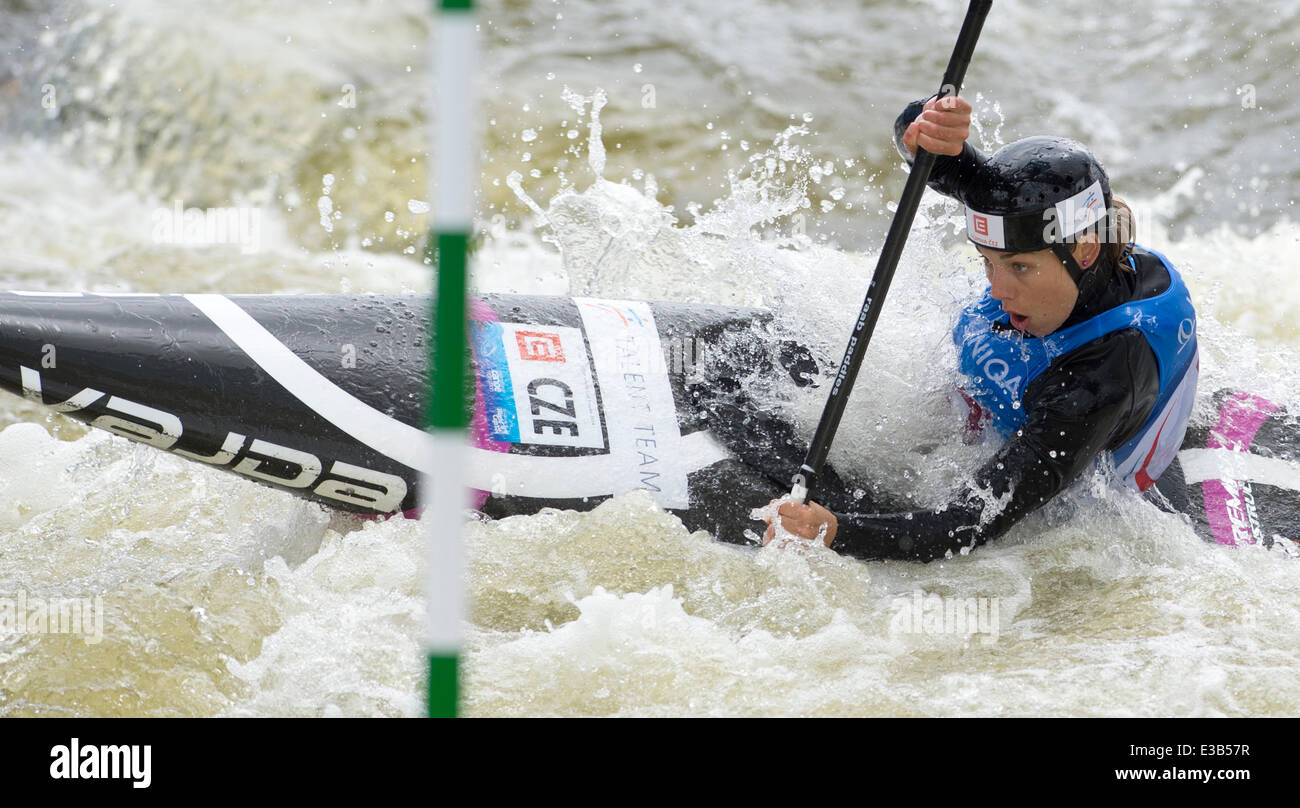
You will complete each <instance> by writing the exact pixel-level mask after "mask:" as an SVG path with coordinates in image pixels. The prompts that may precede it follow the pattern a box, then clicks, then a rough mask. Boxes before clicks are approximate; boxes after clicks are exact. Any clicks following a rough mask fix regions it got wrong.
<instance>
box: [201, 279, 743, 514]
mask: <svg viewBox="0 0 1300 808" xmlns="http://www.w3.org/2000/svg"><path fill="white" fill-rule="evenodd" d="M185 299H186V300H188V301H189V302H190V303H192V304H193V305H194V306H195V307H197V308H198V309H199V311H201V312H203V313H204V315H206V316H207V317H208V319H210V320H211V321H212V322H213V324H214V325H216V326H217V328H219V329H221V331H222V333H224V334H225V335H226V336H227V337H229V338H230V339H231V341H232V342H234V343H235V344H236V345H238V346H239V348H240V350H242V351H243V352H244V353H245V354H247V355H248V357H249V358H250V359H252V360H253V361H254V362H256V363H257V365H258V366H259V367H261V368H262V370H264V371H266V373H267V375H269V376H270V377H271V378H273V379H275V381H276V382H278V383H279V384H280V385H281V386H283V387H284V388H285V389H286V390H288V391H289V392H290V393H292V394H293V395H294V397H296V398H297V399H298V400H299V401H301V402H302V403H303V404H304V405H306V406H307V407H309V408H310V409H312V410H313V411H315V412H316V413H317V414H318V415H320V416H321V417H323V418H325V419H326V420H328V421H329V422H330V423H332V424H334V426H336V427H338V428H339V429H341V430H342V431H343V432H345V433H347V434H348V435H351V436H352V437H354V438H356V439H357V440H358V441H360V442H361V443H363V444H365V445H366V446H369V447H370V448H372V449H374V450H375V451H377V452H380V453H381V454H384V455H387V456H388V457H391V458H392V459H394V460H396V461H397V462H399V463H402V464H403V465H406V466H409V467H410V468H413V469H416V470H418V471H422V472H424V473H425V474H432V473H433V470H434V462H433V446H432V440H433V439H432V437H431V436H430V435H429V433H427V432H425V431H424V430H422V429H416V428H415V427H413V426H410V425H409V424H404V423H402V422H401V421H398V420H397V419H396V418H393V417H391V416H389V415H387V414H385V413H382V412H380V411H379V410H376V409H374V408H373V407H371V406H370V405H368V404H366V403H365V402H363V401H361V400H360V399H358V398H356V397H355V396H353V395H352V394H351V393H349V392H347V391H346V390H343V389H342V388H340V387H339V386H338V385H336V384H334V382H332V381H330V380H329V379H328V378H326V377H325V376H323V375H321V374H320V373H319V372H317V371H316V370H315V369H314V368H312V367H311V366H310V365H308V364H307V363H306V362H304V361H303V360H302V359H301V358H300V357H299V356H298V355H297V354H295V353H294V352H293V351H291V350H289V348H288V347H286V346H285V345H284V343H282V342H280V341H279V340H278V339H276V338H275V337H274V336H273V335H272V334H271V333H270V332H269V331H267V330H266V329H265V328H263V327H262V325H261V324H260V323H258V322H257V320H254V319H253V318H252V316H250V315H249V314H248V312H246V311H244V310H243V309H241V308H239V306H237V305H235V303H234V302H233V301H231V300H230V299H229V298H227V297H225V296H224V295H210V294H208V295H186V296H185ZM680 450H681V465H682V467H683V468H685V469H686V470H687V472H690V471H696V470H698V469H702V468H705V467H706V466H710V465H712V464H714V463H716V462H718V461H720V460H724V459H726V458H728V457H730V456H731V455H730V454H729V453H728V452H727V450H726V449H725V448H723V447H722V446H721V445H720V444H719V443H718V442H717V441H716V440H715V439H714V438H713V436H712V435H711V434H709V433H708V432H695V433H692V434H690V435H686V436H683V437H682V439H681V444H680ZM616 470H617V469H616V463H615V460H614V458H612V457H611V456H610V455H589V456H586V457H534V456H530V455H520V454H507V453H505V452H493V451H490V450H487V449H479V448H477V447H472V448H470V449H469V451H468V466H467V468H466V480H465V483H466V485H468V486H470V487H471V488H477V489H479V490H481V491H496V492H497V493H507V494H511V495H514V496H528V497H537V498H541V499H577V498H581V497H599V496H606V495H609V494H618V493H623V492H622V491H613V490H610V489H611V485H610V483H611V481H613V480H615V479H617V475H616V473H615V472H616Z"/></svg>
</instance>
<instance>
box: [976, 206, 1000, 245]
mask: <svg viewBox="0 0 1300 808" xmlns="http://www.w3.org/2000/svg"><path fill="white" fill-rule="evenodd" d="M966 235H967V236H969V237H970V240H971V241H973V242H975V243H976V244H983V245H984V246H985V247H992V248H993V249H995V250H1003V249H1006V246H1007V245H1006V239H1005V237H1004V235H1003V226H1002V217H1001V216H998V215H996V214H992V213H976V212H975V211H973V210H971V209H970V208H966Z"/></svg>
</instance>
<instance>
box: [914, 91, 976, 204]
mask: <svg viewBox="0 0 1300 808" xmlns="http://www.w3.org/2000/svg"><path fill="white" fill-rule="evenodd" d="M931 97H933V96H931ZM928 100H930V99H928V98H923V99H921V100H920V101H913V102H912V103H910V104H908V105H907V107H906V108H904V109H903V112H902V114H901V115H899V116H898V119H897V120H895V121H894V146H895V147H896V148H897V149H898V153H899V154H901V155H902V156H903V159H904V160H906V161H907V164H908V165H911V164H912V161H913V157H912V155H911V154H908V151H907V147H906V146H904V145H903V133H904V132H906V131H907V127H908V126H910V125H911V123H912V121H914V120H916V116H917V115H920V114H921V110H922V108H924V107H925V102H926V101H928ZM983 163H984V155H983V154H981V153H980V152H979V150H978V149H976V148H975V147H974V146H972V145H971V144H970V141H969V140H967V141H966V142H965V143H963V144H962V147H961V154H958V155H946V154H940V155H937V156H936V157H935V161H934V169H933V170H931V171H930V181H929V182H928V183H927V184H928V185H929V186H930V187H931V188H933V189H934V190H936V191H938V192H939V193H941V194H944V195H945V196H951V197H953V198H954V199H957V200H959V201H963V202H964V201H965V198H966V197H965V189H966V186H967V185H968V184H969V183H970V178H971V176H972V175H973V174H974V173H975V170H976V169H978V168H979V167H980V166H981V165H983Z"/></svg>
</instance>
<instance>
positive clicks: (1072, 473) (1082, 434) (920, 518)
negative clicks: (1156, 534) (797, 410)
mask: <svg viewBox="0 0 1300 808" xmlns="http://www.w3.org/2000/svg"><path fill="white" fill-rule="evenodd" d="M1159 389H1160V377H1159V368H1158V367H1157V365H1156V358H1155V354H1154V352H1153V351H1152V350H1151V347H1150V345H1149V344H1148V343H1147V341H1146V338H1145V337H1143V336H1142V334H1141V333H1140V332H1138V331H1136V330H1132V329H1129V330H1125V331H1118V332H1114V333H1112V334H1108V335H1106V336H1104V337H1101V338H1100V339H1097V340H1094V341H1093V342H1090V343H1088V344H1087V345H1084V346H1082V347H1080V348H1079V349H1078V350H1076V351H1073V352H1071V353H1069V354H1068V355H1066V356H1064V357H1061V358H1060V359H1058V360H1057V361H1056V362H1055V363H1053V364H1052V365H1051V366H1050V367H1049V368H1048V369H1047V370H1045V371H1044V372H1043V373H1042V374H1041V375H1040V376H1039V377H1038V378H1036V379H1034V381H1033V382H1032V383H1031V384H1030V386H1029V389H1028V390H1026V393H1025V397H1024V403H1025V407H1026V411H1027V413H1028V418H1027V419H1026V421H1025V424H1024V426H1023V427H1022V428H1021V429H1020V430H1019V432H1018V433H1017V434H1016V435H1015V436H1013V437H1012V438H1011V439H1009V440H1008V441H1007V443H1006V444H1005V445H1004V446H1003V447H1002V448H1001V449H1000V450H999V451H998V453H997V454H996V455H995V456H994V457H993V458H992V459H991V460H989V462H987V463H986V464H984V466H982V467H981V468H980V469H979V470H978V471H977V472H976V474H975V478H974V481H973V484H972V485H971V486H968V487H967V488H966V489H965V490H963V491H962V492H961V493H959V494H958V495H957V496H956V497H955V498H954V499H953V501H952V502H950V503H949V504H948V505H946V506H945V507H943V508H940V509H938V510H924V511H912V512H908V513H892V514H843V515H841V516H840V517H839V529H838V532H837V533H836V538H835V542H834V543H833V544H832V545H831V547H832V549H834V550H837V551H839V552H841V553H845V554H847V555H852V556H856V557H858V558H864V559H883V558H895V559H906V560H912V561H931V560H934V559H936V558H943V557H945V556H946V555H948V554H949V553H952V554H954V555H955V554H957V553H960V552H961V551H962V550H963V549H967V548H973V547H976V546H978V545H981V544H984V543H985V542H987V541H988V540H990V539H993V538H996V537H997V536H1000V535H1002V534H1003V533H1005V532H1006V531H1007V530H1008V529H1010V528H1011V526H1012V525H1014V524H1015V523H1016V522H1018V521H1019V520H1020V519H1022V518H1023V517H1025V516H1026V515H1028V514H1029V513H1032V512H1033V511H1034V510H1036V509H1037V508H1039V507H1040V506H1042V505H1043V504H1044V503H1046V502H1047V501H1048V500H1050V499H1051V498H1052V497H1054V496H1056V495H1057V494H1058V493H1060V492H1061V491H1062V490H1064V489H1065V488H1066V487H1067V486H1068V485H1070V483H1072V482H1074V480H1075V479H1077V478H1078V477H1079V475H1080V474H1082V473H1083V471H1084V470H1085V469H1086V468H1087V467H1088V466H1089V465H1090V464H1091V463H1092V462H1093V460H1094V459H1096V457H1097V456H1098V455H1099V454H1100V453H1101V452H1102V451H1105V450H1110V449H1116V448H1118V447H1119V446H1122V445H1123V444H1124V443H1125V442H1127V441H1128V440H1129V439H1130V438H1131V437H1132V436H1133V435H1135V434H1137V432H1138V431H1140V430H1141V428H1142V427H1143V426H1144V425H1145V423H1146V419H1147V418H1148V417H1150V413H1151V410H1152V408H1153V407H1154V406H1155V402H1156V399H1157V398H1158V396H1159ZM1004 502H1005V504H1003V503H1004Z"/></svg>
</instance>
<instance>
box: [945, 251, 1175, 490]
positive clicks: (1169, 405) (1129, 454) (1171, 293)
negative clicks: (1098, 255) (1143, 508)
mask: <svg viewBox="0 0 1300 808" xmlns="http://www.w3.org/2000/svg"><path fill="white" fill-rule="evenodd" d="M1146 252H1148V253H1150V254H1151V255H1154V256H1156V257H1157V258H1159V259H1160V261H1161V263H1163V264H1164V265H1165V269H1167V270H1168V271H1169V288H1168V289H1166V290H1165V291H1164V292H1162V293H1160V294H1158V295H1156V296H1155V297H1150V298H1146V299H1143V300H1134V301H1132V302H1129V303H1125V304H1123V305H1121V306H1116V307H1115V308H1113V309H1110V310H1108V311H1104V312H1102V313H1101V314H1098V315H1097V316H1096V317H1093V318H1091V319H1089V320H1084V321H1083V322H1081V323H1078V324H1076V325H1072V326H1070V327H1069V328H1065V329H1061V330H1059V331H1055V332H1053V333H1051V334H1049V335H1047V336H1046V337H1041V338H1039V337H1033V336H1028V335H1024V334H1022V333H1021V332H1019V331H1016V330H1015V329H1012V328H1006V329H998V330H995V329H994V328H993V323H995V322H1001V323H1009V322H1010V319H1011V316H1010V315H1009V314H1007V313H1006V312H1004V311H1003V310H1002V305H1001V304H1000V303H999V302H998V301H997V300H996V299H994V298H993V295H992V290H991V289H990V290H989V291H988V292H985V294H984V297H982V298H980V300H978V301H976V302H975V303H974V304H972V305H970V306H968V307H967V308H966V309H965V311H963V312H962V316H961V318H960V319H959V320H958V322H957V327H956V328H955V329H953V335H952V338H953V342H955V343H956V345H957V351H958V360H957V361H958V367H959V369H960V371H961V373H962V374H963V375H964V376H965V377H966V382H965V389H966V392H967V393H968V394H969V395H970V396H971V398H973V399H974V400H975V401H976V402H977V403H978V404H979V405H980V406H982V407H983V408H984V409H985V410H987V411H988V413H989V416H990V417H991V419H992V422H993V425H994V426H995V427H996V428H997V429H998V431H999V432H1001V433H1002V434H1003V435H1004V436H1010V435H1012V434H1013V433H1014V432H1015V431H1016V430H1017V429H1019V428H1020V427H1021V426H1022V425H1023V424H1024V422H1025V419H1026V417H1027V415H1026V413H1025V408H1024V406H1023V404H1022V397H1023V396H1024V392H1025V390H1027V389H1028V388H1029V385H1030V383H1031V382H1032V381H1033V380H1034V378H1035V377H1037V376H1038V374H1040V373H1042V372H1043V371H1044V370H1046V369H1047V367H1048V365H1050V364H1051V363H1052V362H1053V360H1055V359H1057V358H1058V357H1061V356H1064V355H1065V354H1068V353H1070V352H1071V351H1074V350H1076V349H1077V348H1080V347H1082V346H1084V345H1086V344H1088V343H1089V342H1092V341H1093V340H1095V339H1098V338H1100V337H1103V336H1105V335H1106V334H1110V333H1112V332H1114V331H1120V330H1123V329H1126V328H1136V329H1138V330H1139V331H1141V332H1142V334H1143V336H1145V337H1146V339H1147V343H1148V344H1150V346H1151V349H1152V350H1153V351H1155V355H1156V362H1157V364H1158V366H1159V370H1160V397H1159V398H1158V399H1157V401H1156V405H1155V407H1154V408H1153V409H1152V411H1151V416H1150V418H1148V419H1147V422H1146V423H1145V424H1144V425H1143V427H1142V430H1141V431H1140V432H1138V434H1137V435H1135V436H1134V437H1133V438H1132V439H1131V440H1129V441H1128V442H1127V443H1125V444H1124V445H1123V446H1121V447H1119V448H1118V449H1116V450H1115V451H1114V453H1113V454H1114V461H1115V469H1116V471H1117V472H1118V473H1119V475H1120V477H1121V479H1123V480H1124V482H1125V483H1127V484H1128V485H1130V486H1132V487H1133V488H1136V489H1137V490H1139V491H1145V490H1146V489H1147V488H1149V487H1150V486H1151V485H1152V483H1154V482H1155V480H1156V478H1157V477H1159V476H1160V474H1161V473H1162V472H1163V471H1164V470H1165V469H1166V468H1168V467H1169V464H1170V463H1172V462H1173V460H1174V457H1175V455H1177V453H1178V450H1179V447H1181V446H1182V443H1183V437H1184V435H1185V433H1186V432H1187V421H1188V419H1189V418H1190V417H1191V413H1192V405H1193V403H1194V400H1195V398H1196V380H1197V376H1198V369H1199V364H1200V363H1199V357H1198V348H1197V344H1196V311H1195V310H1194V309H1193V308H1192V299H1191V296H1190V295H1189V293H1188V291H1187V286H1186V284H1184V283H1183V279H1182V276H1180V275H1179V274H1178V271H1177V270H1175V269H1174V267H1173V265H1172V264H1170V263H1169V259H1168V258H1165V257H1164V256H1163V255H1161V254H1160V253H1158V252H1156V251H1155V250H1146ZM1132 261H1133V259H1132V258H1131V257H1130V258H1129V262H1130V263H1132ZM1133 266H1134V268H1135V269H1136V264H1134V265H1133Z"/></svg>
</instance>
